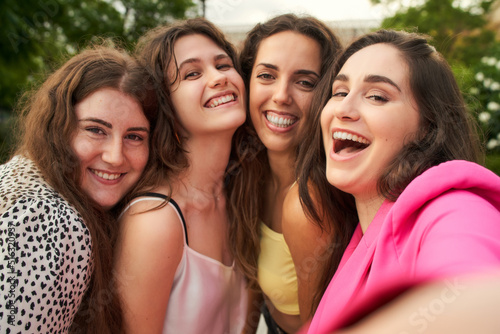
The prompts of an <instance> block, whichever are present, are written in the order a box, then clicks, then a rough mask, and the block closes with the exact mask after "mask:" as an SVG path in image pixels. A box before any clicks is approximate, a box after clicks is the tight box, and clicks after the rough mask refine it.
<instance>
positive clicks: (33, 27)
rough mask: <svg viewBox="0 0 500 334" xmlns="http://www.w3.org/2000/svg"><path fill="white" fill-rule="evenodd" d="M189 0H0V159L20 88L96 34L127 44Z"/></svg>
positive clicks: (190, 6)
mask: <svg viewBox="0 0 500 334" xmlns="http://www.w3.org/2000/svg"><path fill="white" fill-rule="evenodd" d="M190 11H191V14H192V15H195V14H196V11H197V7H196V5H195V4H194V3H193V1H191V0H84V1H81V0H22V1H18V0H2V1H0V73H2V75H1V76H0V162H3V161H4V159H5V157H6V151H7V150H8V148H9V146H10V142H9V140H10V139H11V137H12V136H11V133H10V131H9V130H10V129H11V121H9V116H10V115H11V110H12V108H13V107H14V105H15V103H16V101H17V100H18V99H19V96H20V94H21V92H23V91H24V90H25V89H27V88H28V87H29V86H30V85H31V84H36V82H37V81H39V79H40V77H43V76H44V73H46V72H51V71H52V70H53V69H54V67H55V66H58V65H59V64H60V61H61V59H62V58H66V57H67V55H68V54H69V55H71V54H73V53H75V52H76V51H77V50H78V49H80V48H82V47H84V46H85V45H87V44H88V43H89V42H92V41H94V40H95V39H97V38H103V37H104V38H111V39H113V40H114V42H115V43H118V44H120V45H121V46H122V47H125V48H132V47H133V45H134V43H135V42H136V41H137V38H138V37H139V36H140V35H142V34H143V33H144V32H145V31H146V30H148V29H150V28H152V27H154V26H156V25H159V24H163V23H167V22H170V21H172V20H174V19H178V18H183V17H185V16H186V15H187V14H189V13H190Z"/></svg>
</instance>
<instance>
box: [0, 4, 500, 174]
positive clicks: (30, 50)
mask: <svg viewBox="0 0 500 334" xmlns="http://www.w3.org/2000/svg"><path fill="white" fill-rule="evenodd" d="M288 12H292V13H296V14H299V15H300V14H308V15H313V16H315V17H317V18H318V19H321V20H323V21H324V22H325V23H327V24H328V25H329V26H330V27H331V28H332V29H333V30H334V31H335V32H336V33H337V34H338V36H340V38H341V39H342V42H343V43H344V44H345V45H346V44H348V43H349V42H351V41H352V40H353V39H355V38H356V37H358V36H359V35H361V34H364V33H366V32H369V31H371V30H376V29H379V28H382V27H383V28H395V29H405V30H410V31H418V32H420V33H425V34H427V35H429V36H431V37H432V44H433V45H434V46H435V47H436V49H437V50H438V51H440V52H441V53H442V54H443V55H444V56H445V57H446V59H447V60H448V62H449V63H450V64H451V66H452V68H453V71H454V72H455V75H456V77H457V79H458V82H459V84H460V87H461V89H462V91H463V93H464V96H465V97H466V101H467V103H468V105H469V107H470V110H471V112H472V113H473V115H474V117H476V118H477V120H478V122H479V124H480V126H481V128H482V130H483V133H484V143H485V149H486V152H487V159H486V167H488V168H489V169H491V170H493V171H494V172H495V173H497V174H498V175H500V0H350V1H341V0H22V1H18V0H2V1H1V2H0V73H1V75H0V163H3V162H4V161H5V160H6V159H7V158H8V156H9V154H10V152H11V148H12V144H13V141H14V139H15V134H16V130H15V128H14V127H13V126H14V119H15V117H16V104H17V103H18V101H19V100H20V99H21V96H22V93H23V92H25V91H26V90H29V89H32V88H36V87H37V86H38V85H39V84H40V83H41V82H42V81H43V80H44V79H45V78H46V76H47V75H48V74H50V73H51V72H52V71H53V70H55V69H56V68H58V67H59V66H60V65H61V64H62V62H64V61H65V60H66V59H68V57H69V56H71V55H73V54H75V53H76V52H77V51H78V50H79V49H81V48H83V47H85V46H86V45H88V44H89V43H95V42H99V41H102V40H106V41H109V43H114V44H117V45H120V46H122V47H124V48H126V49H133V47H134V46H135V43H136V41H137V39H138V37H139V36H141V35H142V34H143V33H144V32H145V31H146V30H148V29H150V28H152V27H155V26H157V25H160V24H165V23H169V22H173V21H175V20H177V19H182V18H189V17H196V16H205V17H206V18H207V19H209V20H211V21H212V22H214V23H215V24H217V25H218V26H219V27H220V28H222V30H223V31H224V32H225V33H226V34H227V36H228V37H229V39H230V40H231V41H232V42H233V43H235V44H236V45H237V46H239V45H241V42H242V41H243V39H244V38H245V35H246V33H247V32H248V31H249V30H250V29H251V28H252V27H253V25H255V24H256V23H258V22H263V21H266V20H267V19H269V18H271V17H273V16H275V15H278V14H283V13H288ZM457 136H460V134H459V133H457Z"/></svg>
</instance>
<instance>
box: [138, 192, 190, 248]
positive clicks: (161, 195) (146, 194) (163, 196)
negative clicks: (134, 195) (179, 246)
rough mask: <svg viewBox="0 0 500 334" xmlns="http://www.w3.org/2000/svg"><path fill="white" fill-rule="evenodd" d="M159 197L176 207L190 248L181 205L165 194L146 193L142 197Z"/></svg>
mask: <svg viewBox="0 0 500 334" xmlns="http://www.w3.org/2000/svg"><path fill="white" fill-rule="evenodd" d="M143 196H145V197H159V198H163V199H164V200H168V201H169V202H170V203H172V205H173V206H174V207H175V209H176V210H177V212H178V213H179V216H180V217H181V221H182V226H183V227H184V235H185V236H186V245H188V246H189V243H188V232H187V227H186V221H185V220H184V216H183V215H182V211H181V208H180V207H179V204H177V203H176V202H175V201H174V199H173V198H170V199H169V198H168V197H167V196H165V195H163V194H159V193H145V194H141V197H143Z"/></svg>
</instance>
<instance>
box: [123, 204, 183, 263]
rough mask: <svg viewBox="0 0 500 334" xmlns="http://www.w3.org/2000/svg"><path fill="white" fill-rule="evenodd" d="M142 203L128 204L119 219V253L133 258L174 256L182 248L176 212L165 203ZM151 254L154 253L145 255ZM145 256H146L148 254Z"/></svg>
mask: <svg viewBox="0 0 500 334" xmlns="http://www.w3.org/2000/svg"><path fill="white" fill-rule="evenodd" d="M159 204H161V202H160V201H155V200H144V201H140V202H137V203H135V204H134V205H132V206H131V207H130V208H129V209H128V210H127V211H126V212H125V213H124V214H123V215H122V217H121V218H120V221H119V224H120V232H119V238H118V244H117V250H118V251H119V252H125V253H129V252H132V251H133V252H135V256H140V254H143V255H144V256H148V257H151V256H154V255H155V254H157V255H159V256H161V254H162V253H163V254H165V253H164V252H168V254H172V253H176V254H178V253H179V252H180V250H182V247H183V245H184V230H183V225H182V222H181V220H180V218H179V216H178V214H177V211H176V210H175V209H174V208H173V207H172V206H171V205H169V204H165V205H163V206H162V207H160V208H158V205H159ZM149 251H154V254H151V253H149ZM148 253H149V254H148Z"/></svg>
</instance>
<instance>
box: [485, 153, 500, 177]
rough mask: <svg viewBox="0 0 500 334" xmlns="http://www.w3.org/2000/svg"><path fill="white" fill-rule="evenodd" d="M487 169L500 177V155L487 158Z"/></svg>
mask: <svg viewBox="0 0 500 334" xmlns="http://www.w3.org/2000/svg"><path fill="white" fill-rule="evenodd" d="M486 167H487V168H488V169H489V170H491V171H493V172H494V173H495V174H497V175H499V176H500V154H489V155H487V156H486Z"/></svg>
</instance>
